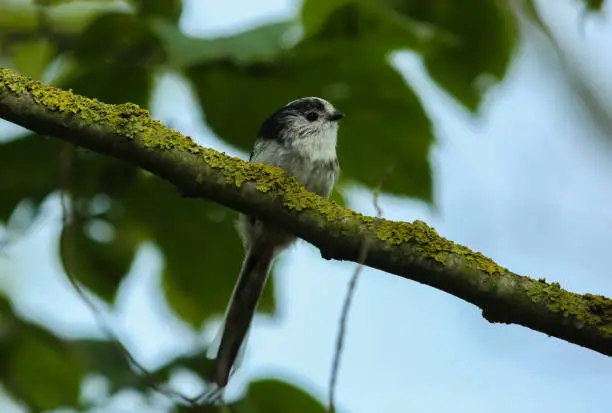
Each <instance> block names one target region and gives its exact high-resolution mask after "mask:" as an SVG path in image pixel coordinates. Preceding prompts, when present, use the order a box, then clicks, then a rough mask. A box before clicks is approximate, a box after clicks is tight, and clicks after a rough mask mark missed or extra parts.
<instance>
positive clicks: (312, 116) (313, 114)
mask: <svg viewBox="0 0 612 413" xmlns="http://www.w3.org/2000/svg"><path fill="white" fill-rule="evenodd" d="M306 119H308V120H309V121H310V122H314V121H315V120H317V119H319V114H318V113H317V112H308V113H307V114H306Z"/></svg>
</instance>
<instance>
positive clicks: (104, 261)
mask: <svg viewBox="0 0 612 413" xmlns="http://www.w3.org/2000/svg"><path fill="white" fill-rule="evenodd" d="M116 209H118V208H116ZM122 214H124V212H123V211H121V210H118V211H117V210H115V211H110V212H109V213H106V214H104V218H105V219H101V218H96V219H92V218H84V217H80V216H78V217H76V219H74V220H73V222H72V223H70V224H68V225H65V226H64V228H63V229H62V233H61V237H60V256H61V259H62V264H63V266H64V268H65V269H66V271H67V272H68V273H69V274H72V275H73V276H74V277H76V278H77V279H78V280H79V281H80V282H82V283H83V285H84V286H85V287H87V288H88V289H90V290H91V291H93V292H94V293H96V294H97V295H98V296H99V297H100V298H102V299H103V300H105V301H107V302H113V301H114V299H115V295H116V293H117V289H118V288H119V284H120V283H121V281H122V280H123V278H124V277H125V276H126V275H127V273H128V271H129V270H130V268H131V266H132V260H133V259H134V256H135V254H136V249H137V247H138V245H139V244H140V242H141V241H142V237H141V235H142V234H141V232H140V231H139V230H138V229H137V228H136V227H135V226H134V224H133V222H131V221H129V220H127V219H126V217H125V216H124V215H122ZM116 215H119V216H116ZM96 229H97V230H98V233H100V232H102V234H99V235H98V237H106V236H107V235H106V234H105V232H106V231H110V234H109V235H110V237H111V239H109V240H106V239H102V240H100V239H94V238H92V235H95V231H96ZM88 230H89V231H88Z"/></svg>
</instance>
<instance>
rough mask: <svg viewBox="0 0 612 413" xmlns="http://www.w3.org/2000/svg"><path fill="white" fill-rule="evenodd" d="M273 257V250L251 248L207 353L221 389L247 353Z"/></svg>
mask: <svg viewBox="0 0 612 413" xmlns="http://www.w3.org/2000/svg"><path fill="white" fill-rule="evenodd" d="M273 258H274V250H273V249H270V248H266V249H257V250H255V249H253V248H252V249H250V250H249V251H248V252H247V254H246V257H245V259H244V262H243V264H242V270H241V271H240V275H239V277H238V281H237V282H236V286H235V287H234V292H233V293H232V297H231V299H230V302H229V305H228V307H227V310H226V312H225V320H224V321H223V325H222V326H221V330H220V331H219V334H218V335H217V338H216V339H215V340H214V341H213V344H212V345H211V346H210V348H209V349H208V352H207V356H208V357H209V358H214V359H215V366H214V370H213V377H212V380H213V382H214V383H215V384H216V385H217V386H218V387H219V388H224V387H225V386H226V385H227V382H228V380H229V377H230V374H231V373H232V372H233V370H234V369H235V368H236V367H237V364H238V363H239V361H240V359H241V356H242V354H243V352H244V348H245V345H246V336H247V333H248V331H249V327H250V325H251V321H252V319H253V316H254V314H255V310H256V308H257V304H258V303H259V297H260V296H261V293H262V291H263V289H264V286H265V284H266V280H267V278H268V272H269V269H270V264H271V262H272V259H273Z"/></svg>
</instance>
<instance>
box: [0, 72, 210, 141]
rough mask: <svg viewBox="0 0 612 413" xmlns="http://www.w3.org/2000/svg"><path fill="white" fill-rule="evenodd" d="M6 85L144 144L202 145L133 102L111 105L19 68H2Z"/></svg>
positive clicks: (39, 102) (0, 83)
mask: <svg viewBox="0 0 612 413" xmlns="http://www.w3.org/2000/svg"><path fill="white" fill-rule="evenodd" d="M3 88H6V89H8V90H9V91H11V92H13V93H15V94H17V95H22V96H25V95H28V96H30V97H31V99H32V100H33V101H34V102H35V103H36V104H37V105H40V106H43V107H44V108H46V109H47V110H48V111H49V113H53V112H57V113H61V114H65V115H73V116H78V117H79V119H80V123H81V124H82V125H83V126H85V127H87V126H91V125H96V124H97V125H101V126H104V127H107V128H110V129H111V131H112V132H113V133H115V134H117V135H120V136H124V137H127V138H128V139H133V138H136V137H140V138H142V139H143V141H144V142H145V145H147V146H149V147H154V148H160V149H170V148H177V149H183V150H188V151H191V152H194V151H195V152H198V151H199V149H198V148H199V146H198V145H197V144H196V143H195V142H193V141H192V140H191V139H190V138H187V137H184V136H182V135H181V134H180V133H178V132H176V131H173V130H170V129H168V128H166V127H165V126H164V125H163V124H162V123H161V122H159V121H156V120H153V119H151V118H150V116H149V112H148V111H147V110H146V109H143V108H141V107H139V106H138V105H135V104H133V103H125V104H121V105H109V104H105V103H102V102H99V101H98V100H96V99H90V98H87V97H84V96H81V95H77V94H75V93H73V92H72V91H71V90H62V89H58V88H55V87H53V86H48V85H45V84H43V83H41V82H38V81H35V80H32V79H29V78H27V77H25V76H22V75H20V74H18V73H16V72H13V71H11V70H8V69H4V68H0V90H1V89H3Z"/></svg>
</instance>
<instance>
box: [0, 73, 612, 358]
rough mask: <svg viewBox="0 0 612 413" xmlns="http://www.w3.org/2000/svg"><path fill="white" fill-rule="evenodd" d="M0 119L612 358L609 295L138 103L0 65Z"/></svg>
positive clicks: (490, 315)
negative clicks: (270, 162)
mask: <svg viewBox="0 0 612 413" xmlns="http://www.w3.org/2000/svg"><path fill="white" fill-rule="evenodd" d="M0 117H2V118H4V119H6V120H9V121H11V122H13V123H16V124H18V125H21V126H23V127H26V128H28V129H30V130H32V131H34V132H37V133H40V134H44V135H47V136H52V137H55V138H59V139H62V140H65V141H68V142H72V143H73V144H75V145H78V146H81V147H84V148H87V149H90V150H93V151H96V152H99V153H103V154H107V155H109V156H112V157H115V158H117V159H121V160H124V161H126V162H129V163H130V164H132V165H135V166H138V167H141V168H143V169H146V170H148V171H150V172H152V173H154V174H155V175H158V176H160V177H161V178H163V179H165V180H167V181H169V182H170V183H172V184H173V185H175V186H176V187H177V188H178V189H179V191H181V193H183V194H184V195H185V196H192V197H202V198H206V199H209V200H212V201H215V202H218V203H220V204H223V205H225V206H227V207H230V208H232V209H235V210H237V211H240V212H243V213H247V214H251V215H255V216H257V217H258V218H260V219H262V220H268V221H272V220H273V221H274V222H275V223H277V224H278V225H281V226H282V227H284V228H286V229H287V230H289V231H291V232H293V233H295V234H296V235H298V236H299V237H301V238H303V239H305V240H306V241H308V242H310V243H312V244H313V245H315V246H316V247H318V248H319V249H320V250H321V253H322V255H323V256H324V257H325V258H328V259H330V258H333V259H338V260H350V261H358V259H359V255H360V254H359V252H360V251H361V247H362V245H364V243H366V242H367V245H368V254H367V257H366V259H365V260H364V264H365V265H367V266H370V267H373V268H377V269H380V270H383V271H386V272H389V273H392V274H395V275H398V276H401V277H403V278H407V279H411V280H414V281H418V282H420V283H423V284H427V285H429V286H432V287H434V288H437V289H440V290H442V291H445V292H448V293H450V294H452V295H454V296H456V297H458V298H461V299H463V300H465V301H468V302H470V303H472V304H474V305H476V306H478V307H480V308H481V309H482V310H483V316H484V317H485V318H486V319H487V320H488V321H491V322H503V323H514V324H519V325H523V326H525V327H529V328H531V329H533V330H537V331H540V332H543V333H545V334H548V335H551V336H555V337H558V338H561V339H564V340H567V341H569V342H572V343H575V344H578V345H581V346H584V347H587V348H590V349H592V350H595V351H598V352H600V353H603V354H607V355H612V301H611V300H610V299H608V298H605V297H602V296H598V295H592V294H584V295H579V294H575V293H571V292H568V291H565V290H563V289H562V288H561V287H560V286H559V284H557V283H547V282H545V281H544V280H543V279H540V280H535V279H532V278H529V277H525V276H520V275H517V274H514V273H512V272H510V271H508V270H507V269H505V268H502V267H500V266H499V265H497V264H496V263H495V262H493V261H492V260H491V259H489V258H487V257H485V256H483V255H482V254H480V253H477V252H473V251H471V250H470V249H468V248H467V247H464V246H461V245H458V244H455V243H453V242H451V241H449V240H447V239H445V238H443V237H441V236H439V235H438V234H437V233H436V231H435V230H434V229H433V228H431V227H429V226H428V225H426V224H425V223H424V222H421V221H414V222H413V223H407V222H393V221H389V220H385V219H379V218H374V217H368V216H363V215H361V214H358V213H356V212H353V211H351V210H348V209H346V208H343V207H341V206H339V205H337V204H335V203H333V202H332V201H329V200H327V199H325V198H321V197H319V196H317V195H314V194H312V193H309V192H307V191H306V190H305V189H304V188H303V187H302V186H301V185H300V184H299V183H298V182H297V181H296V180H295V179H293V178H291V177H288V176H287V175H286V174H285V173H284V172H282V171H281V170H280V169H278V168H275V167H271V166H265V165H257V164H249V163H247V162H245V161H242V160H240V159H237V158H233V157H229V156H227V155H225V154H223V153H220V152H217V151H214V150H212V149H208V148H203V147H201V146H199V145H197V144H196V143H195V142H193V140H191V139H190V138H188V137H184V136H182V135H181V134H179V133H178V132H176V131H173V130H170V129H168V128H166V127H164V125H162V124H161V123H160V122H158V121H154V120H151V119H150V117H149V114H148V112H147V111H146V110H144V109H141V108H140V107H138V106H136V105H134V104H123V105H107V104H104V103H100V102H98V101H96V100H92V99H88V98H85V97H83V96H79V95H76V94H73V93H72V92H69V91H62V90H60V89H57V88H54V87H50V86H46V85H43V84H41V83H39V82H35V81H33V80H31V79H28V78H26V77H23V76H21V75H19V74H17V73H15V72H13V71H10V70H7V69H1V68H0Z"/></svg>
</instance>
